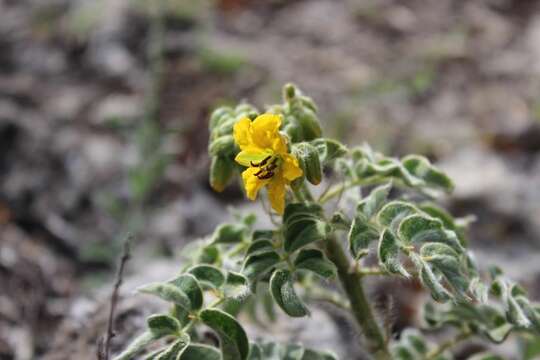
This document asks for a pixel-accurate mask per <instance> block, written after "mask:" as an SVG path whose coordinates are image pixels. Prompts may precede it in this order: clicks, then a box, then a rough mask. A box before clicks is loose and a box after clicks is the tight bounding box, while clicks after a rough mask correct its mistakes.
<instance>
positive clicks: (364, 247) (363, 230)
mask: <svg viewBox="0 0 540 360" xmlns="http://www.w3.org/2000/svg"><path fill="white" fill-rule="evenodd" d="M378 238H379V233H378V232H377V230H375V229H374V228H373V227H372V226H371V225H370V224H369V223H368V221H367V220H366V218H365V217H364V215H362V214H359V215H357V216H356V217H355V218H354V220H353V223H352V225H351V228H350V230H349V234H348V242H349V250H350V251H351V253H352V255H353V256H354V258H355V259H359V258H361V257H363V256H365V255H367V253H368V251H369V245H370V244H371V243H372V242H373V241H375V240H377V239H378Z"/></svg>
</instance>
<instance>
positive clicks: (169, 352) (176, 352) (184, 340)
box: [156, 334, 191, 360]
mask: <svg viewBox="0 0 540 360" xmlns="http://www.w3.org/2000/svg"><path fill="white" fill-rule="evenodd" d="M190 341H191V340H190V338H189V335H187V334H182V335H180V336H179V337H178V338H177V339H176V340H175V341H174V342H173V343H172V344H171V345H169V347H168V348H167V349H166V350H165V351H163V352H161V353H160V354H159V355H158V356H157V357H156V360H176V359H177V358H178V357H180V355H181V354H182V351H183V350H184V349H185V348H186V347H187V346H188V345H189V342H190Z"/></svg>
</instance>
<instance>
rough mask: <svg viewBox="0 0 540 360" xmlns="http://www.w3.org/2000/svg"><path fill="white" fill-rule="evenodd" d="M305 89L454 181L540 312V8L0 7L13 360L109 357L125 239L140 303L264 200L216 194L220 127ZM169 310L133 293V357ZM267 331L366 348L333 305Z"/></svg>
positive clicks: (314, 1) (7, 328)
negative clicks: (189, 253) (236, 211)
mask: <svg viewBox="0 0 540 360" xmlns="http://www.w3.org/2000/svg"><path fill="white" fill-rule="evenodd" d="M289 81H290V82H294V83H296V84H297V85H298V86H299V87H300V88H301V89H302V90H303V91H304V92H305V93H306V94H308V95H310V96H312V97H313V98H314V100H315V101H316V102H317V104H318V105H319V108H320V118H321V119H322V121H323V126H324V129H325V132H326V134H327V135H329V136H331V137H335V138H337V139H339V140H342V141H344V142H345V143H347V144H350V145H357V144H361V143H362V142H364V141H367V142H369V143H370V144H371V145H372V146H373V147H374V148H375V149H377V150H378V151H383V152H386V153H388V154H392V155H395V156H401V155H404V154H407V153H410V152H416V153H420V154H423V155H426V156H428V157H429V158H430V159H431V160H433V161H435V162H437V163H438V164H439V165H440V166H441V167H442V168H443V169H445V170H446V171H448V172H449V174H450V175H451V176H452V177H453V178H454V179H455V181H456V185H457V187H456V191H455V194H454V196H453V197H452V198H451V199H447V200H445V205H447V206H448V207H449V208H450V209H451V210H452V212H453V213H454V214H456V215H459V216H461V215H467V214H475V215H476V216H477V221H476V223H475V224H474V225H473V227H472V230H471V233H470V238H471V246H472V248H473V249H475V250H476V253H477V256H478V259H479V262H480V264H481V265H482V266H487V265H489V264H491V263H499V264H500V265H502V267H504V268H506V269H507V272H508V275H509V276H511V277H513V278H514V279H515V280H519V281H521V282H522V283H523V284H525V286H526V287H527V288H528V289H529V291H530V292H531V298H532V299H535V300H540V251H539V245H540V2H537V1H534V0H478V1H464V0H429V1H426V0H408V1H404V0H377V1H373V0H372V1H368V0H341V1H337V0H288V1H287V0H214V1H209V0H155V1H146V0H0V359H2V360H4V359H6V360H7V359H16V360H27V359H94V358H95V343H96V340H97V338H98V337H99V336H100V335H101V334H103V332H104V331H105V329H106V325H105V323H106V319H107V311H108V296H109V294H110V291H111V287H112V282H113V277H114V276H113V273H114V269H115V266H116V261H117V259H118V257H119V254H120V252H121V247H122V241H123V239H124V237H125V235H126V234H127V233H133V234H135V243H134V249H133V256H132V260H131V261H130V263H129V264H128V269H127V274H126V277H127V279H126V284H125V285H124V287H123V291H124V292H125V294H127V295H130V294H131V293H132V291H133V288H134V287H135V286H136V285H140V284H142V283H144V282H147V280H148V279H164V278H167V277H169V276H170V275H171V274H172V273H174V271H176V270H177V269H179V260H178V259H179V255H180V252H181V251H180V250H181V248H182V247H183V246H184V245H185V244H187V243H188V242H190V241H192V240H193V239H197V238H200V237H202V236H205V235H208V234H209V233H210V232H211V231H212V230H213V228H214V227H215V225H216V224H217V223H218V222H220V221H223V220H225V219H228V218H230V216H231V215H230V210H229V207H230V206H231V205H233V206H236V207H238V208H248V209H259V208H260V205H259V204H246V203H245V201H244V199H243V195H242V192H241V190H240V188H239V187H237V186H233V187H231V188H229V189H227V190H226V191H225V192H223V193H220V194H218V193H215V192H213V191H212V190H211V189H210V187H209V185H208V180H207V179H208V167H209V162H208V158H207V151H206V147H207V136H208V134H207V120H208V115H209V113H210V112H211V111H212V109H214V108H215V107H216V106H218V105H222V104H228V103H236V102H238V101H239V100H242V99H245V100H247V101H249V102H252V103H253V104H255V105H257V106H259V107H260V108H264V105H266V104H270V103H277V102H279V101H280V91H281V87H282V85H283V84H284V83H286V82H289ZM389 285H392V286H391V288H392V289H393V290H392V291H393V292H395V294H394V295H395V296H396V305H395V309H394V310H393V311H394V315H393V316H394V318H395V321H396V325H395V326H396V329H398V330H399V329H400V328H402V327H403V326H406V325H411V324H412V325H414V324H416V323H415V321H416V320H415V319H416V318H417V314H416V311H415V308H416V307H417V305H418V304H417V303H416V302H415V300H414V299H415V296H416V295H414V294H416V293H417V292H418V288H417V287H416V286H415V285H414V284H399V283H398V284H389V283H387V282H386V283H382V284H378V285H375V286H373V287H372V289H371V290H372V293H373V297H374V299H377V298H378V297H380V296H385V295H387V294H388V293H389V292H390V290H389V289H390V286H389ZM398 285H399V286H398ZM417 296H420V295H417ZM400 299H401V300H400ZM159 308H160V304H159V303H158V304H154V303H151V302H150V301H149V299H144V300H143V299H139V298H138V297H127V298H125V300H123V302H122V304H121V306H120V308H119V325H118V332H119V335H118V336H117V337H116V338H115V340H114V344H113V345H114V346H113V349H114V350H117V349H118V348H120V347H121V346H122V345H123V344H124V343H125V341H126V340H127V339H128V338H129V336H131V335H132V334H134V333H135V332H136V331H137V330H138V329H139V328H141V327H142V324H143V323H144V316H145V315H146V314H148V313H150V312H151V311H152V310H155V309H159ZM322 322H327V323H328V325H327V327H325V328H324V329H322V330H321V327H320V324H321V323H322ZM317 324H318V325H317ZM317 326H318V327H317ZM253 331H254V332H256V330H253ZM269 331H270V332H271V333H274V334H275V335H274V336H275V337H277V338H280V336H281V339H285V340H290V341H298V340H302V341H305V342H306V343H307V344H308V345H309V344H315V345H316V347H318V348H321V347H323V348H325V347H326V348H330V349H335V348H338V347H343V350H342V351H347V349H350V347H351V346H353V345H351V344H352V343H354V341H352V340H351V339H354V337H355V336H356V335H354V334H352V333H351V331H350V329H349V328H347V326H346V325H345V324H344V322H343V318H342V317H340V315H339V314H333V313H332V312H331V311H320V312H317V311H316V312H314V315H313V317H312V318H311V319H307V320H306V321H304V320H298V321H297V320H295V321H292V322H291V321H287V322H283V321H281V322H280V320H279V317H278V320H277V321H276V322H275V323H274V325H272V326H271V329H270V330H269ZM476 346H479V345H476ZM507 347H508V346H507ZM500 351H501V352H502V353H505V354H507V358H509V359H512V358H516V359H517V358H518V357H514V356H513V355H514V354H516V353H517V352H516V350H515V348H512V347H511V346H510V348H501V349H500ZM345 353H347V352H345ZM348 354H349V356H350V354H351V353H348ZM345 358H350V357H344V359H345Z"/></svg>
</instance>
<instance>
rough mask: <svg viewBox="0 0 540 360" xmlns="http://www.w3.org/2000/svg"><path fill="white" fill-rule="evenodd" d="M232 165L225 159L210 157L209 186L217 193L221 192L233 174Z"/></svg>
mask: <svg viewBox="0 0 540 360" xmlns="http://www.w3.org/2000/svg"><path fill="white" fill-rule="evenodd" d="M234 167H235V165H234V163H233V162H231V161H230V160H229V159H227V158H226V157H221V156H214V157H212V164H211V165H210V186H212V189H214V190H215V191H217V192H222V191H223V190H224V189H225V187H226V186H227V184H228V183H229V182H230V180H231V178H232V176H233V174H234Z"/></svg>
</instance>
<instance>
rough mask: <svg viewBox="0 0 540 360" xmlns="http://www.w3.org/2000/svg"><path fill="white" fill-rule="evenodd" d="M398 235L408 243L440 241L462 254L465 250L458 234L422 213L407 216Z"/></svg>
mask: <svg viewBox="0 0 540 360" xmlns="http://www.w3.org/2000/svg"><path fill="white" fill-rule="evenodd" d="M398 235H399V237H400V238H401V239H402V240H403V241H404V242H405V243H407V244H420V243H426V242H440V243H445V244H447V245H449V246H450V247H452V249H454V250H455V251H456V252H458V253H460V254H461V253H463V251H464V249H463V247H462V246H461V244H460V243H459V240H458V239H457V236H456V234H455V233H454V232H453V231H450V230H444V228H443V226H442V222H441V221H440V220H438V219H435V218H432V217H428V216H424V215H420V214H413V215H409V216H407V217H405V218H404V219H403V220H402V221H401V223H400V224H399V228H398Z"/></svg>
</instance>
